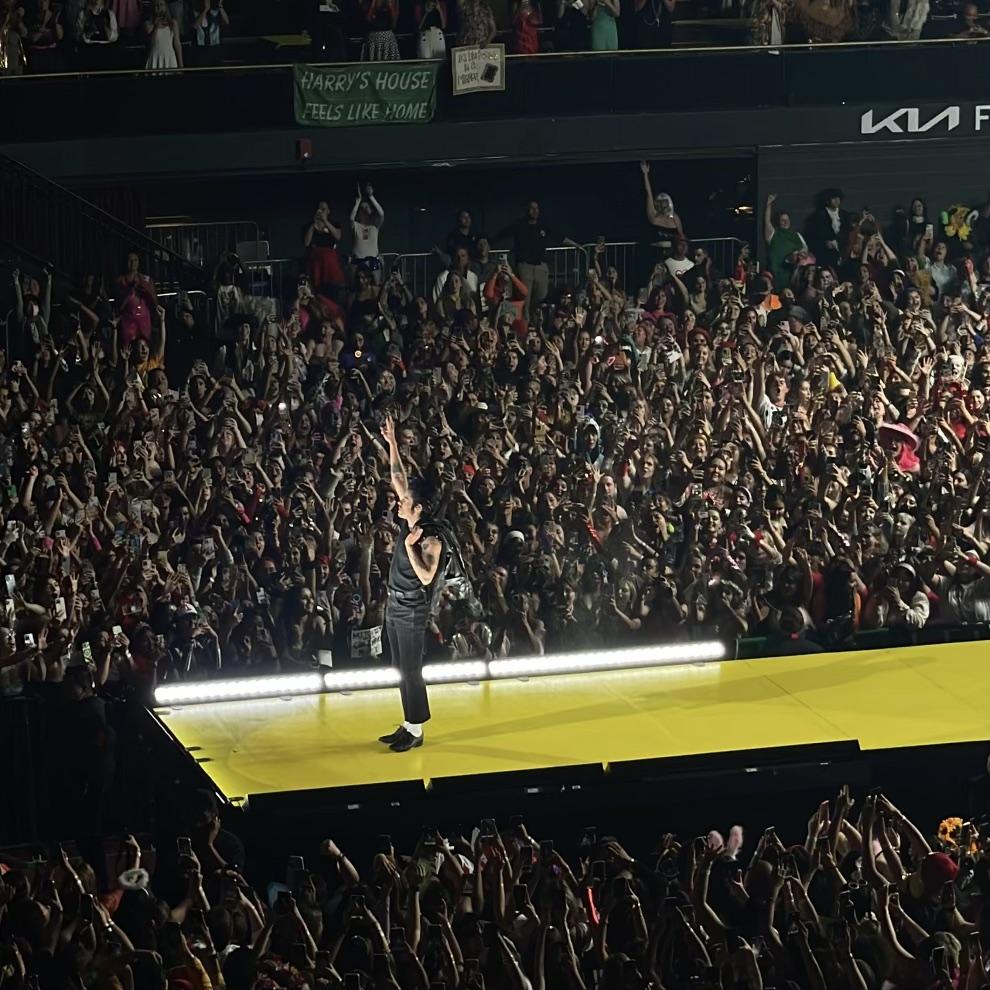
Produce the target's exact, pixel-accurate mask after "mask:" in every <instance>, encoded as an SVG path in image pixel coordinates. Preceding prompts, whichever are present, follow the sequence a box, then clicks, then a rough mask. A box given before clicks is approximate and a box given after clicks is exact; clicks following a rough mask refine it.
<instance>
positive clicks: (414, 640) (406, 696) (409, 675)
mask: <svg viewBox="0 0 990 990" xmlns="http://www.w3.org/2000/svg"><path fill="white" fill-rule="evenodd" d="M429 617H430V610H429V608H428V607H427V606H426V605H422V606H416V607H408V606H404V605H396V604H393V603H392V602H389V603H388V608H387V609H386V612H385V635H386V636H387V637H388V645H389V650H390V651H391V654H392V663H393V664H394V665H395V666H396V667H398V668H399V671H400V672H401V673H402V683H401V684H400V685H399V693H400V694H401V695H402V715H403V718H404V719H405V720H406V721H407V722H412V723H414V724H420V723H423V722H428V721H429V720H430V701H429V698H427V696H426V684H425V683H424V681H423V651H424V648H425V643H426V621H427V619H428V618H429Z"/></svg>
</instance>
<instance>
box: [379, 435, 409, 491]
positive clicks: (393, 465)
mask: <svg viewBox="0 0 990 990" xmlns="http://www.w3.org/2000/svg"><path fill="white" fill-rule="evenodd" d="M382 436H383V437H385V442H386V443H387V444H388V470H389V476H390V478H391V479H392V488H393V490H394V491H395V494H396V495H398V496H399V498H400V499H401V498H405V497H406V494H407V493H408V491H409V479H408V478H407V477H406V469H405V468H404V467H403V465H402V455H401V454H400V453H399V441H398V440H397V439H396V436H395V420H394V419H393V418H392V417H391V416H386V418H385V425H384V426H383V427H382Z"/></svg>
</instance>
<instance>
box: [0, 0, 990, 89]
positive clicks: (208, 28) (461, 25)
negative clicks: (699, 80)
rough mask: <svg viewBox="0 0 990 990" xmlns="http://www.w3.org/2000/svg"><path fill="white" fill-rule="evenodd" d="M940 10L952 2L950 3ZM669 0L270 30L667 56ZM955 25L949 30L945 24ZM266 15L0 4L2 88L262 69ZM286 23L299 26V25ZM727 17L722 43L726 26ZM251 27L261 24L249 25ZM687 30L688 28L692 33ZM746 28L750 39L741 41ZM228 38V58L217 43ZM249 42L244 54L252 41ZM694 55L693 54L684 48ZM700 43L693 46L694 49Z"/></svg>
mask: <svg viewBox="0 0 990 990" xmlns="http://www.w3.org/2000/svg"><path fill="white" fill-rule="evenodd" d="M947 2H948V0H947ZM699 4H700V6H699V9H697V10H695V9H692V10H690V11H688V13H687V14H686V15H685V14H684V13H683V9H682V11H681V13H680V15H679V16H680V17H681V19H683V18H684V17H685V16H687V18H688V19H689V20H691V21H692V26H693V27H694V28H695V29H696V28H697V26H698V25H699V24H703V23H704V21H705V20H706V19H709V20H711V19H716V20H717V19H721V20H722V21H723V25H722V27H721V29H720V30H718V31H717V32H716V33H715V34H714V35H713V36H712V41H711V44H713V45H725V44H727V43H731V42H733V39H735V43H749V44H756V45H781V44H786V43H807V42H809V41H811V42H833V41H843V40H857V41H867V40H881V41H891V40H895V41H912V40H918V39H919V38H921V37H926V38H927V37H958V38H967V39H971V38H980V37H985V36H987V34H988V30H987V27H986V25H985V16H986V15H984V14H983V13H981V10H980V8H979V7H978V6H977V5H976V4H974V3H970V2H968V0H967V2H961V3H960V4H959V6H958V8H957V9H956V8H953V9H948V10H946V9H943V7H944V6H945V4H944V3H941V2H939V0H936V2H934V3H932V2H930V0H907V2H906V3H905V4H895V5H889V4H881V3H879V2H878V0H863V2H859V3H853V2H851V0H704V2H701V0H699ZM677 13H678V12H677V11H676V0H542V2H541V0H456V2H455V0H413V2H404V3H399V2H398V0H339V2H338V0H310V2H309V3H308V4H305V5H303V10H302V11H301V12H296V13H295V14H292V13H289V14H288V15H287V16H288V17H289V21H288V22H286V23H285V24H283V25H282V26H281V27H280V28H279V29H278V30H279V31H281V32H285V31H295V32H301V33H305V34H306V35H308V42H307V38H306V37H301V40H300V41H298V42H296V43H295V44H294V45H293V46H291V47H290V48H287V49H283V50H282V51H281V52H280V53H279V55H278V56H277V57H278V58H279V59H280V60H284V59H285V58H286V57H290V58H292V59H294V60H300V59H301V60H310V61H319V62H330V61H349V60H353V59H362V60H369V61H387V60H390V59H398V58H405V59H412V58H418V59H442V58H444V57H445V56H446V55H447V50H448V46H462V45H487V44H491V43H492V42H499V43H504V44H505V45H506V48H507V51H508V52H509V53H511V54H515V55H531V54H535V53H537V52H540V51H565V52H580V51H617V50H625V49H662V48H669V47H670V46H671V45H672V44H673V43H674V41H675V24H676V20H677V17H676V16H675V14H677ZM953 14H955V15H956V16H955V18H953V16H952V15H953ZM270 16H271V12H270V11H266V12H265V13H263V14H262V13H261V12H259V10H256V9H252V8H250V7H246V8H245V7H240V6H238V7H237V12H236V14H235V18H234V20H233V22H232V19H231V16H230V14H229V13H228V10H227V9H226V7H225V0H154V2H153V3H152V2H150V0H142V2H138V0H63V2H61V3H53V2H52V0H4V2H3V3H2V4H0V76H6V75H21V74H23V73H24V72H28V73H53V72H62V71H66V70H67V69H74V70H81V71H96V70H105V69H114V68H119V69H122V68H131V69H139V68H141V67H143V68H145V69H148V70H150V71H155V72H161V71H163V70H170V69H181V68H183V67H184V66H186V65H190V66H216V65H219V64H222V63H223V62H224V61H225V60H233V61H235V62H239V63H244V62H247V63H250V62H251V61H255V62H269V61H271V60H272V57H273V56H272V51H271V46H270V45H269V44H268V43H266V41H265V39H266V37H267V36H269V35H272V34H273V28H272V27H271V26H270V25H268V22H267V21H266V20H265V18H270ZM293 16H297V17H298V16H303V17H304V20H305V23H297V22H296V21H295V20H292V18H293ZM727 16H728V17H730V18H734V21H733V23H734V24H735V25H736V28H737V29H736V31H735V34H734V35H733V34H727V33H726V30H725V24H724V22H725V18H726V17H727ZM259 18H260V19H259ZM692 19H693V20H692ZM747 26H748V28H747ZM233 38H236V39H237V42H238V43H237V46H236V50H235V49H234V48H232V46H230V45H229V44H225V42H227V41H229V40H231V39H233ZM252 38H253V39H254V40H255V42H256V44H255V45H254V47H253V48H252V47H251V46H250V45H249V44H248V42H249V41H250V40H251V39H252ZM691 40H692V44H697V43H699V39H698V38H697V37H693V36H692V39H691ZM700 43H703V42H700Z"/></svg>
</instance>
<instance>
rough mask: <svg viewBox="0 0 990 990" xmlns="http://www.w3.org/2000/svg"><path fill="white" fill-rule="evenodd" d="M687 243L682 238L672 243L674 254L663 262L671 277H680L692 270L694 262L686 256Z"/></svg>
mask: <svg viewBox="0 0 990 990" xmlns="http://www.w3.org/2000/svg"><path fill="white" fill-rule="evenodd" d="M687 253H688V242H687V241H686V240H685V239H684V238H683V237H678V238H677V240H676V241H674V253H673V254H672V255H671V256H670V257H669V258H668V259H667V260H666V261H665V262H664V264H665V265H666V266H667V271H668V272H670V274H671V275H677V276H678V277H680V276H681V275H683V274H684V273H685V272H689V271H691V269H692V268H694V261H693V260H692V259H691V258H689V257H688V256H687Z"/></svg>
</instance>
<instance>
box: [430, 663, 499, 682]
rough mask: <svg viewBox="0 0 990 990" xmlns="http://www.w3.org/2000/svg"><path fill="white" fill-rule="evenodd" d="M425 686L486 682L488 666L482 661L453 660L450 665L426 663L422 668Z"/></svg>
mask: <svg viewBox="0 0 990 990" xmlns="http://www.w3.org/2000/svg"><path fill="white" fill-rule="evenodd" d="M423 680H424V681H426V683H427V684H450V683H451V682H454V681H487V680H488V664H487V663H485V661H484V660H453V661H451V662H450V663H428V664H424V666H423Z"/></svg>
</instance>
